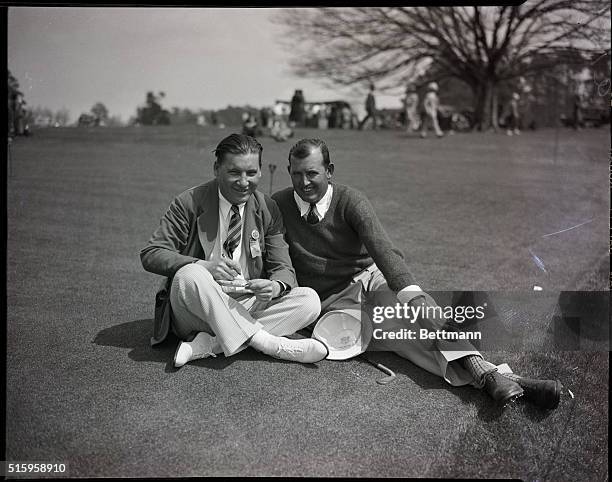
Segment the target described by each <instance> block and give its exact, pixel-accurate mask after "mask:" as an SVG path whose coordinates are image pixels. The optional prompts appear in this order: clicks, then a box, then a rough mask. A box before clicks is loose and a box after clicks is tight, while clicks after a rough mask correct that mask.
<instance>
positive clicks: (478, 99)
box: [472, 79, 497, 131]
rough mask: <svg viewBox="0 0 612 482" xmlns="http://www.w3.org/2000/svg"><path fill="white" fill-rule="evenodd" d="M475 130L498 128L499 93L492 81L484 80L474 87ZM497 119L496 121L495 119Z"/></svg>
mask: <svg viewBox="0 0 612 482" xmlns="http://www.w3.org/2000/svg"><path fill="white" fill-rule="evenodd" d="M472 91H473V92H474V120H475V122H474V129H478V130H479V131H486V130H488V129H489V128H490V127H492V126H493V128H495V129H496V128H497V116H496V112H497V93H496V85H495V82H494V81H493V80H492V79H484V80H482V81H481V82H479V83H478V84H476V85H475V86H474V88H473V89H472ZM494 117H495V119H494Z"/></svg>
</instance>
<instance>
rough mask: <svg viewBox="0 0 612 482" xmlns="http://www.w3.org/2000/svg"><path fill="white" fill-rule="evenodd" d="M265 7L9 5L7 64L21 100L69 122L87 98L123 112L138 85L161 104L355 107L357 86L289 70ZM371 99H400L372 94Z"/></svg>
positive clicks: (138, 95)
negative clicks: (300, 96)
mask: <svg viewBox="0 0 612 482" xmlns="http://www.w3.org/2000/svg"><path fill="white" fill-rule="evenodd" d="M277 11H278V9H271V8H266V9H264V8H233V9H229V8H228V9H223V8H219V9H212V8H202V9H198V8H86V7H79V8H74V7H71V8H66V7H56V8H50V7H10V8H9V12H8V45H7V57H8V67H9V69H10V71H11V73H12V74H13V75H14V76H15V77H16V78H17V80H18V81H19V85H20V88H21V91H22V92H23V93H24V95H25V100H26V102H27V103H28V105H29V106H30V107H35V106H41V107H48V108H50V109H52V110H54V111H56V110H58V109H61V108H66V109H68V110H69V112H70V117H71V121H75V120H76V119H77V118H78V116H79V115H80V114H81V113H84V112H89V110H90V109H91V107H92V106H93V105H94V104H95V103H96V102H102V103H104V104H105V105H106V107H107V108H108V110H109V113H110V115H111V116H113V115H119V116H120V117H121V118H122V120H123V121H127V120H128V119H129V118H130V117H131V116H134V115H135V113H136V108H137V106H139V105H142V104H143V103H144V99H145V94H146V92H147V91H154V92H159V91H163V92H165V94H166V97H165V99H164V100H163V101H162V105H163V107H165V108H171V107H175V106H176V107H181V108H185V107H188V108H190V109H192V110H197V109H220V108H223V107H225V106H227V105H229V104H231V105H235V106H236V105H246V104H250V105H252V106H255V107H262V106H265V105H270V106H271V105H273V104H274V101H275V100H276V99H285V100H289V99H290V98H291V96H292V95H293V92H294V91H295V89H302V90H303V92H304V96H305V98H306V100H307V101H324V100H335V99H345V100H347V101H348V102H350V103H351V104H352V105H353V107H354V108H355V109H356V110H357V111H358V112H362V111H363V106H362V104H363V102H364V97H365V93H366V90H367V86H365V85H364V86H363V94H361V93H359V94H355V92H354V90H352V91H351V90H348V89H346V88H345V89H342V88H338V89H330V88H327V87H325V86H324V84H323V82H321V81H318V80H315V79H308V80H306V79H304V78H299V77H296V76H294V75H292V74H291V72H290V70H289V60H290V58H291V52H288V51H287V50H286V48H285V49H284V48H283V47H281V45H280V42H279V41H278V40H279V39H280V38H282V37H283V36H286V35H287V32H286V31H285V30H284V29H283V27H282V25H278V24H275V23H273V22H272V21H271V20H270V19H271V17H272V16H273V15H275V14H276V12H277ZM377 105H378V106H379V107H400V99H399V97H393V96H382V95H380V96H378V97H377Z"/></svg>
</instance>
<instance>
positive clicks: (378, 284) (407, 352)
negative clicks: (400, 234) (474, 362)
mask: <svg viewBox="0 0 612 482" xmlns="http://www.w3.org/2000/svg"><path fill="white" fill-rule="evenodd" d="M376 291H379V292H381V293H382V292H387V293H388V292H389V287H388V285H387V281H386V280H385V277H384V276H383V274H382V273H381V272H380V270H379V269H378V267H377V266H376V265H375V264H374V265H372V266H370V267H368V268H366V269H365V270H363V271H362V272H361V273H359V274H358V275H357V276H355V277H354V278H353V281H352V282H351V284H349V285H348V286H347V287H346V288H345V289H344V290H343V291H341V292H340V293H337V294H335V295H332V296H330V297H328V298H326V299H325V300H323V302H322V303H321V313H322V314H325V313H327V312H329V311H333V310H342V309H347V308H349V309H357V310H361V309H362V302H364V301H366V302H367V301H370V302H371V301H374V299H373V298H374V295H375V293H374V292H376ZM425 296H426V297H427V298H428V301H429V303H430V304H432V305H435V304H436V303H435V301H434V300H433V298H431V296H429V295H428V294H426V293H425ZM396 301H397V300H396ZM384 328H385V330H388V331H391V330H392V331H397V330H400V329H401V328H410V329H412V330H417V331H418V330H419V329H421V328H426V325H424V324H422V322H421V320H416V322H415V323H409V322H408V321H407V320H401V319H399V320H391V322H390V323H385V325H384ZM439 328H442V326H441V325H440V326H439ZM451 343H452V345H451ZM445 344H446V346H447V347H448V348H451V349H449V350H445V349H444V348H443V346H444V345H445ZM368 351H392V352H395V353H397V354H398V355H399V356H401V357H402V358H406V359H408V360H410V361H411V362H412V363H414V364H415V365H418V366H419V367H421V368H424V369H425V370H427V371H428V372H430V373H433V374H434V375H438V376H440V377H442V378H444V380H446V381H447V382H448V383H450V384H451V385H454V386H460V385H467V384H475V381H474V379H473V377H472V376H471V375H470V374H469V372H468V371H467V370H465V369H464V368H463V367H462V366H461V364H460V363H457V362H456V360H459V359H460V358H463V357H465V356H468V355H477V356H482V355H481V354H480V352H479V351H477V350H476V349H475V348H474V347H473V346H472V344H471V343H469V342H468V341H466V340H456V341H452V342H449V341H444V342H442V343H441V342H440V341H438V342H437V343H436V344H433V343H432V342H431V341H428V340H418V339H417V340H402V341H399V340H376V339H374V338H372V341H371V342H370V345H369V346H368ZM452 362H455V363H452Z"/></svg>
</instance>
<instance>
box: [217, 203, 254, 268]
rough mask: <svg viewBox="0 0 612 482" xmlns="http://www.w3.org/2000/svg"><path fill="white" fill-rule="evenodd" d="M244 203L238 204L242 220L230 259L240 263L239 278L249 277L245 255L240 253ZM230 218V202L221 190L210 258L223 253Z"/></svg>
mask: <svg viewBox="0 0 612 482" xmlns="http://www.w3.org/2000/svg"><path fill="white" fill-rule="evenodd" d="M245 205H246V203H242V204H238V212H239V213H240V219H241V222H242V229H241V231H240V239H239V240H238V246H236V249H235V250H234V252H233V253H232V259H233V260H234V261H238V262H239V263H240V269H241V270H242V275H241V276H239V278H244V279H249V272H248V269H247V260H246V256H243V253H242V233H243V231H244V206H245ZM231 218H232V204H231V203H230V202H229V201H228V200H227V199H225V198H224V197H223V194H221V191H219V228H218V230H217V239H216V240H215V246H214V248H213V250H212V253H211V255H210V257H211V259H214V258H219V257H220V256H222V255H223V251H222V250H223V247H222V246H223V243H224V242H225V240H226V239H227V230H228V228H229V224H230V219H231Z"/></svg>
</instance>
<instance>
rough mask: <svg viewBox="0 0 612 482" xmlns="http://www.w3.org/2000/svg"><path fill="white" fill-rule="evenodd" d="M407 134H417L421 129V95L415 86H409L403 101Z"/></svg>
mask: <svg viewBox="0 0 612 482" xmlns="http://www.w3.org/2000/svg"><path fill="white" fill-rule="evenodd" d="M403 104H404V119H405V123H406V132H411V131H413V132H416V131H417V130H418V128H419V94H417V91H416V89H415V88H414V85H412V84H408V86H407V87H406V95H405V97H404V99H403Z"/></svg>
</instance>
